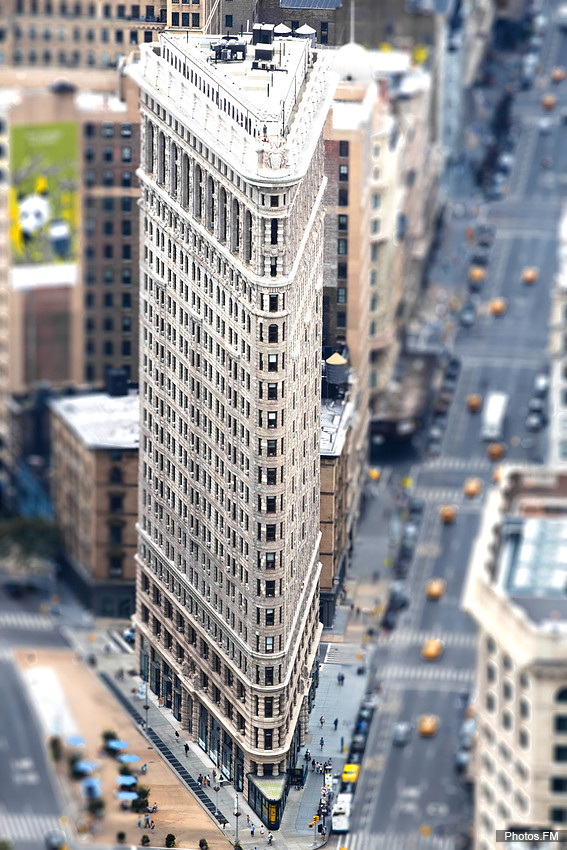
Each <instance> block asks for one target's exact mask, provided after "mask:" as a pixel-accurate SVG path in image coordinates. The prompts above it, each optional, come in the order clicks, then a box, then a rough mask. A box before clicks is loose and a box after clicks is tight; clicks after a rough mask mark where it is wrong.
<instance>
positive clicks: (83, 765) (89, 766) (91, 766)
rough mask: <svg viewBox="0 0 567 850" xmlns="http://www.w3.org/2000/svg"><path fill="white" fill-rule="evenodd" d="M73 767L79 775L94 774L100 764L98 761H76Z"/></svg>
mask: <svg viewBox="0 0 567 850" xmlns="http://www.w3.org/2000/svg"><path fill="white" fill-rule="evenodd" d="M73 767H74V770H76V772H77V773H92V772H93V771H94V770H97V769H98V764H97V763H96V761H76V762H75V764H74V766H73Z"/></svg>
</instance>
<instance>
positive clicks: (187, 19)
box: [171, 12, 232, 29]
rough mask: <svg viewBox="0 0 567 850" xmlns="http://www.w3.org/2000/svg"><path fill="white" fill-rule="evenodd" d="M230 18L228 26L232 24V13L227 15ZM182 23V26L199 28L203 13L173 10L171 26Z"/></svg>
mask: <svg viewBox="0 0 567 850" xmlns="http://www.w3.org/2000/svg"><path fill="white" fill-rule="evenodd" d="M227 18H229V19H230V24H229V23H227V24H226V26H227V27H231V26H232V15H226V18H225V20H226V19H227ZM180 23H181V26H182V27H191V28H192V29H199V27H200V26H201V15H200V14H199V12H191V13H189V12H182V13H181V15H180V14H179V12H172V14H171V26H172V27H178V26H179V24H180Z"/></svg>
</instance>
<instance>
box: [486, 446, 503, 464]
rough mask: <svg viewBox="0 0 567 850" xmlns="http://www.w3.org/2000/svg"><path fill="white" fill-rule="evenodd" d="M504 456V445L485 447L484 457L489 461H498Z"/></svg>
mask: <svg viewBox="0 0 567 850" xmlns="http://www.w3.org/2000/svg"><path fill="white" fill-rule="evenodd" d="M505 454H506V446H505V445H504V443H489V444H488V446H487V447H486V456H487V458H488V459H489V460H500V458H502V457H504V455H505Z"/></svg>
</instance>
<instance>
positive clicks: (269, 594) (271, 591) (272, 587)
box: [266, 581, 276, 598]
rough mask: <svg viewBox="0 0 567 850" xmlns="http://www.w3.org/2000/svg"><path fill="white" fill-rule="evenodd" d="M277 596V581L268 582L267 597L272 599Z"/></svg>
mask: <svg viewBox="0 0 567 850" xmlns="http://www.w3.org/2000/svg"><path fill="white" fill-rule="evenodd" d="M275 595H276V583H275V581H267V582H266V596H267V597H269V598H271V597H272V596H275Z"/></svg>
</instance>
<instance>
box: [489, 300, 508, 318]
mask: <svg viewBox="0 0 567 850" xmlns="http://www.w3.org/2000/svg"><path fill="white" fill-rule="evenodd" d="M488 309H489V310H490V313H491V315H493V316H503V315H504V313H505V312H506V310H507V309H508V302H507V301H506V299H505V298H493V299H492V301H491V302H490V304H489V305H488Z"/></svg>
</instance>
